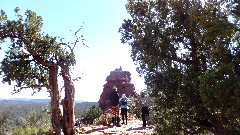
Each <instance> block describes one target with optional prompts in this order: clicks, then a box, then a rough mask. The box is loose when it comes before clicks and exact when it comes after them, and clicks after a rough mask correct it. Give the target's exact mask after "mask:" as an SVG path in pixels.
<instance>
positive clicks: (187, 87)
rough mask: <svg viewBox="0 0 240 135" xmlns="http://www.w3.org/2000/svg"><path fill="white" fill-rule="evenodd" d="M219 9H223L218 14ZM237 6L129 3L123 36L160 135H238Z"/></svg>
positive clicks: (191, 1)
mask: <svg viewBox="0 0 240 135" xmlns="http://www.w3.org/2000/svg"><path fill="white" fill-rule="evenodd" d="M220 7H221V9H220ZM237 7H239V2H237V3H235V5H234V4H233V1H221V2H218V3H211V2H208V3H205V5H202V3H201V1H200V0H184V1H178V0H172V1H168V0H159V1H146V0H139V1H133V0H129V1H128V4H127V5H126V9H127V11H128V13H129V14H130V15H131V19H128V20H124V22H123V24H122V27H121V28H120V29H119V32H120V33H121V34H122V39H121V41H122V43H128V44H129V45H130V46H131V47H132V49H131V53H132V54H131V57H132V59H133V61H135V62H136V64H138V65H139V67H138V68H137V71H138V72H139V73H140V74H141V75H144V76H145V82H146V84H147V86H148V88H149V93H150V96H151V97H152V98H153V99H154V104H153V113H154V117H155V118H154V119H153V120H154V123H155V125H156V127H157V128H156V132H157V134H180V133H184V134H198V133H214V134H230V133H233V132H235V133H238V132H239V131H240V128H239V126H240V123H239V115H240V111H239V109H240V108H239V105H238V104H239V103H240V100H239V90H240V89H239V84H240V82H239V80H240V78H239V77H240V65H239V64H240V49H239V44H240V37H239V29H240V27H239V23H240V20H239V17H238V16H236V14H232V13H233V12H229V11H233V10H236V9H237Z"/></svg>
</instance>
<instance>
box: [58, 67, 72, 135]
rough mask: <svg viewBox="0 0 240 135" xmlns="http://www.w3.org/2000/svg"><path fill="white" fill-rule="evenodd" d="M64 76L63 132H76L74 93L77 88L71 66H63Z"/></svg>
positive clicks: (68, 133)
mask: <svg viewBox="0 0 240 135" xmlns="http://www.w3.org/2000/svg"><path fill="white" fill-rule="evenodd" d="M61 68H62V71H61V74H62V77H63V81H64V87H65V97H64V99H63V132H64V134H65V135H71V134H74V119H75V118H74V95H75V88H74V85H73V82H72V79H71V77H70V72H69V67H68V66H65V65H64V66H61Z"/></svg>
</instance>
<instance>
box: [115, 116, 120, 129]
mask: <svg viewBox="0 0 240 135" xmlns="http://www.w3.org/2000/svg"><path fill="white" fill-rule="evenodd" d="M116 126H117V127H121V125H120V118H119V117H117V124H116Z"/></svg>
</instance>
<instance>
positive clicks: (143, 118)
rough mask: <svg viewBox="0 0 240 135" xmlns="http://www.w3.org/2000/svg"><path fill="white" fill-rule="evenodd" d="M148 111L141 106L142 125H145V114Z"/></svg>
mask: <svg viewBox="0 0 240 135" xmlns="http://www.w3.org/2000/svg"><path fill="white" fill-rule="evenodd" d="M147 113H148V108H147V107H143V108H142V121H143V127H146V115H147Z"/></svg>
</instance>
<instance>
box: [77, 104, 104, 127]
mask: <svg viewBox="0 0 240 135" xmlns="http://www.w3.org/2000/svg"><path fill="white" fill-rule="evenodd" d="M102 114H103V111H102V110H101V108H100V107H96V106H92V107H91V108H89V109H87V111H84V112H83V114H82V119H81V122H82V123H83V124H86V125H92V124H93V122H94V120H95V119H97V118H99V117H100V116H101V115H102Z"/></svg>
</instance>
